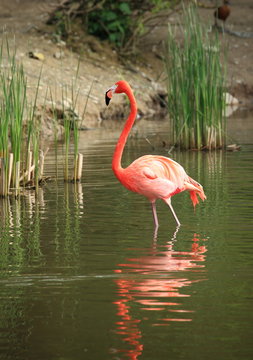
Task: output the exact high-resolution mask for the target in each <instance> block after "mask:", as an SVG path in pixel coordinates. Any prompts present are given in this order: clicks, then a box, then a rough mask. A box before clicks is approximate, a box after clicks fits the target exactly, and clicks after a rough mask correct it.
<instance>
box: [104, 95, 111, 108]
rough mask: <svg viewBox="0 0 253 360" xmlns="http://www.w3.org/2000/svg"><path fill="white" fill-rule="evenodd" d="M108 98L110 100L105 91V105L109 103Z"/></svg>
mask: <svg viewBox="0 0 253 360" xmlns="http://www.w3.org/2000/svg"><path fill="white" fill-rule="evenodd" d="M110 100H111V98H109V96H107V93H106V94H105V103H106V105H107V106H108V105H109V103H110Z"/></svg>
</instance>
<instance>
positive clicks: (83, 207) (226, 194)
mask: <svg viewBox="0 0 253 360" xmlns="http://www.w3.org/2000/svg"><path fill="white" fill-rule="evenodd" d="M153 126H154V125H152V126H151V125H150V127H149V125H148V124H147V126H146V130H145V131H146V133H145V131H144V138H145V137H147V138H148V141H149V142H150V143H151V144H153V145H154V147H155V148H156V149H155V150H153V149H152V148H151V146H150V144H149V143H148V142H147V141H146V140H145V139H144V138H142V139H137V135H138V137H140V136H142V135H143V133H142V130H140V129H139V130H137V131H134V132H133V134H135V135H134V136H133V137H132V138H131V139H130V141H129V143H128V146H127V149H126V152H125V154H124V162H125V164H127V163H129V162H130V161H132V160H133V159H135V158H136V157H137V156H140V155H143V154H145V153H159V154H162V155H165V156H167V155H168V154H167V149H166V136H165V134H164V133H163V132H162V130H161V131H160V130H159V126H158V133H156V134H154V129H153ZM117 135H118V133H117V131H115V133H114V134H112V133H109V132H108V133H106V132H105V131H96V132H95V134H91V135H89V134H84V135H83V136H84V138H85V137H86V139H87V142H86V143H85V142H84V149H83V152H84V155H85V159H84V172H83V182H82V184H78V185H77V186H74V185H73V184H64V183H63V182H62V180H59V181H58V182H55V181H53V182H50V183H48V184H47V185H46V186H45V187H44V188H43V189H41V191H40V193H39V196H38V199H37V200H35V197H34V194H33V193H31V192H30V193H29V192H27V194H24V195H23V196H22V197H21V198H20V199H18V200H15V199H13V198H10V199H8V200H3V199H1V200H0V214H1V225H0V237H1V242H0V316H1V321H0V327H1V329H0V358H1V359H11V360H12V359H18V360H21V359H33V360H36V359H52V360H53V359H54V360H55V359H59V360H65V359H66V360H72V359H73V360H74V359H75V360H76V359H103V360H104V359H112V360H113V359H115V360H117V359H145V360H154V359H175V360H176V359H186V358H187V359H192V360H196V359H212V360H213V359H222V360H223V359H236V360H237V359H252V356H253V346H252V335H253V334H252V320H253V319H252V317H253V316H252V275H253V271H252V270H253V265H252V264H253V241H252V230H253V220H252V155H253V146H251V145H245V146H243V148H242V151H239V152H232V153H230V152H221V151H218V152H213V153H197V152H184V153H173V154H172V155H173V158H174V159H175V160H176V161H178V162H180V163H181V164H182V165H183V166H184V167H185V168H186V170H187V172H188V173H189V174H190V175H191V176H192V177H193V178H195V179H197V180H198V181H199V182H201V183H202V185H203V186H204V188H205V192H206V195H207V201H206V202H205V203H201V204H200V206H198V207H197V209H196V212H195V213H194V211H193V208H192V205H191V202H190V199H189V195H188V194H186V193H182V194H179V195H177V196H175V197H174V198H173V200H172V201H173V205H174V207H175V210H176V213H177V215H178V217H179V219H180V221H181V223H182V226H181V227H180V228H179V229H178V228H176V224H175V221H174V219H173V217H172V215H171V213H170V211H169V209H168V208H167V207H166V204H164V203H163V202H159V203H158V204H157V205H158V206H157V207H158V217H159V221H160V228H159V232H158V236H157V239H156V240H154V239H153V219H152V214H151V209H150V205H149V204H148V202H147V200H145V199H144V198H142V197H141V196H138V195H137V194H133V193H130V192H128V191H127V190H126V189H124V188H123V187H122V186H121V185H120V184H119V183H118V182H117V180H116V179H115V178H114V176H113V174H112V172H111V165H110V163H111V156H112V152H113V149H114V143H115V139H116V137H117ZM89 137H91V138H93V140H92V141H90V143H89ZM94 138H95V139H97V140H96V141H95V142H94ZM108 139H109V140H108ZM53 164H54V158H53V152H52V154H51V157H49V158H48V161H47V166H46V172H47V173H51V174H53V173H54V171H55V169H54V165H53Z"/></svg>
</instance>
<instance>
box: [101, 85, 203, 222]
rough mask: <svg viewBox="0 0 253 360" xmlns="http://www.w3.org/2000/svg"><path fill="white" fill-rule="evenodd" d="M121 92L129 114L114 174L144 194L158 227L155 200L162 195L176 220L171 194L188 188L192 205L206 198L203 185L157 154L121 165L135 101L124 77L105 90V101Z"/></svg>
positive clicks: (125, 183)
mask: <svg viewBox="0 0 253 360" xmlns="http://www.w3.org/2000/svg"><path fill="white" fill-rule="evenodd" d="M120 93H124V94H126V95H127V97H128V99H129V101H130V114H129V116H128V119H127V120H126V123H125V126H124V128H123V131H122V132H121V135H120V137H119V139H118V142H117V145H116V148H115V151H114V154H113V159H112V170H113V172H114V174H115V176H116V178H117V179H118V180H119V181H120V182H121V184H122V185H123V186H125V187H126V188H127V189H128V190H130V191H133V192H136V193H139V194H141V195H144V196H145V197H146V198H148V200H149V201H150V203H151V206H152V213H153V219H154V225H155V229H158V226H159V223H158V217H157V212H156V200H157V199H162V200H163V201H164V202H165V203H166V204H167V205H168V206H169V208H170V210H171V212H172V214H173V216H174V218H175V220H176V223H177V225H178V226H180V225H181V224H180V222H179V220H178V218H177V215H176V213H175V211H174V209H173V207H172V204H171V197H172V196H173V195H176V194H178V193H180V192H182V191H185V190H188V191H189V192H190V197H191V200H192V203H193V206H194V207H195V206H196V204H198V202H199V201H198V197H197V195H198V196H199V197H200V198H201V199H202V200H205V199H206V196H205V193H204V191H203V188H202V186H201V185H200V184H199V183H198V182H197V181H195V180H193V179H192V178H191V177H190V176H188V175H187V174H186V172H185V170H184V168H183V167H182V166H181V165H180V164H178V163H177V162H176V161H174V160H172V159H170V158H167V157H165V156H159V155H144V156H141V157H140V158H138V159H136V160H135V161H134V162H132V163H131V164H130V165H129V166H128V167H127V168H122V166H121V158H122V154H123V151H124V147H125V144H126V141H127V138H128V135H129V133H130V131H131V128H132V126H133V124H134V122H135V119H136V115H137V104H136V100H135V97H134V94H133V91H132V89H131V87H130V85H129V84H128V83H127V82H126V81H124V80H121V81H118V82H116V83H115V84H114V85H113V86H112V87H110V88H109V89H108V90H107V91H106V94H105V102H106V105H107V106H108V105H109V102H110V100H111V98H112V96H113V95H114V94H120Z"/></svg>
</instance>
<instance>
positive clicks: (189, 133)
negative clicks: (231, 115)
mask: <svg viewBox="0 0 253 360" xmlns="http://www.w3.org/2000/svg"><path fill="white" fill-rule="evenodd" d="M183 18H184V19H185V24H184V26H182V27H181V33H182V36H183V41H182V43H180V42H179V41H178V39H177V38H176V33H175V31H173V30H172V27H171V26H169V29H168V39H167V44H166V53H165V69H166V73H167V89H168V111H169V115H170V119H171V127H172V143H173V145H175V146H179V147H180V148H182V149H216V148H222V147H224V145H225V131H226V120H225V113H224V109H225V95H224V86H225V73H226V71H225V69H224V66H222V64H221V45H220V41H219V38H218V35H217V34H210V33H208V29H207V28H206V26H204V25H203V24H202V23H201V21H200V19H199V17H198V15H197V11H196V8H195V7H192V6H190V7H187V8H184V16H183Z"/></svg>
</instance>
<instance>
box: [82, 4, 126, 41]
mask: <svg viewBox="0 0 253 360" xmlns="http://www.w3.org/2000/svg"><path fill="white" fill-rule="evenodd" d="M107 3H108V5H107V6H105V7H103V8H102V9H98V10H96V11H93V12H92V13H90V14H89V17H88V31H89V33H90V34H92V35H95V36H98V37H99V38H100V39H102V40H105V39H108V40H109V41H110V42H111V43H113V44H114V45H116V47H122V46H123V45H124V43H125V41H126V39H127V38H128V37H129V35H130V28H131V26H132V20H131V14H132V10H131V8H130V5H129V3H127V2H115V1H107Z"/></svg>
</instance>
